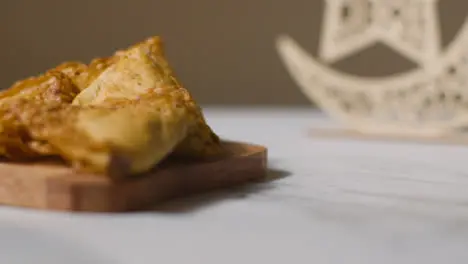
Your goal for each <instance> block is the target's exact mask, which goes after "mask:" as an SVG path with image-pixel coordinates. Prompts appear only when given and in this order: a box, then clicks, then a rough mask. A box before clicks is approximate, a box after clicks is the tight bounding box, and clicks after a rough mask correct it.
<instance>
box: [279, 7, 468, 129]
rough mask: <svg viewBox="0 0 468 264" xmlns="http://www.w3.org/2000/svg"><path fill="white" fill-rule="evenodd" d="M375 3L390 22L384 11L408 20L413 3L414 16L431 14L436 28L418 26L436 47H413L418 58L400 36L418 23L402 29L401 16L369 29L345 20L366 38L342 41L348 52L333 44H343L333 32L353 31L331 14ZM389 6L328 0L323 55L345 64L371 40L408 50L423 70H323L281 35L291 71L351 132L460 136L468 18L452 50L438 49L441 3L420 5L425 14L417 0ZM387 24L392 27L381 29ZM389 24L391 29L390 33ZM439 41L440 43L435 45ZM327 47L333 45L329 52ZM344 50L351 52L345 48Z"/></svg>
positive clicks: (465, 116) (466, 115) (466, 119)
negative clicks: (382, 73)
mask: <svg viewBox="0 0 468 264" xmlns="http://www.w3.org/2000/svg"><path fill="white" fill-rule="evenodd" d="M369 2H372V4H373V5H372V6H373V7H374V8H373V9H372V10H370V11H372V12H371V13H370V14H371V15H373V17H374V18H375V17H385V16H383V15H382V13H378V12H382V10H393V12H394V13H396V11H395V10H399V12H400V13H399V14H400V15H401V14H402V13H404V12H405V10H407V9H406V8H407V5H411V4H412V5H413V6H412V9H411V8H409V7H408V8H409V10H411V12H413V13H411V12H409V13H407V15H411V16H414V12H415V10H416V11H418V10H419V11H420V14H422V16H423V18H424V16H425V18H428V15H432V17H431V18H432V19H430V20H429V21H426V22H427V23H425V25H429V26H428V27H427V28H424V29H425V30H421V29H419V32H429V33H428V34H427V35H426V36H425V37H429V40H430V39H431V38H432V42H431V43H433V44H431V45H428V46H427V47H421V45H420V46H414V47H416V49H413V50H412V51H413V53H411V52H410V51H411V50H410V49H408V45H406V47H405V45H403V44H405V43H404V42H403V40H401V39H399V37H400V36H401V34H400V33H401V28H402V27H401V26H403V28H405V29H407V28H412V26H414V25H405V24H403V25H401V21H398V20H397V21H396V22H395V19H393V20H391V19H388V20H386V22H387V24H385V23H382V20H378V19H376V20H374V22H372V23H371V24H370V25H369V21H368V20H366V21H365V22H366V23H367V24H366V25H367V28H365V27H364V26H362V25H361V24H359V23H357V22H356V23H354V24H353V23H351V22H349V21H348V22H347V23H342V27H345V26H349V25H352V26H353V27H354V28H361V29H362V28H365V29H364V30H361V33H360V34H361V35H360V38H361V40H360V41H356V39H358V40H359V38H354V40H353V41H354V42H353V41H351V42H350V43H345V44H346V45H345V44H343V45H342V48H341V49H340V47H339V45H336V43H335V46H334V47H333V42H330V39H331V38H334V39H335V42H337V43H338V44H339V42H338V41H337V39H339V38H337V35H336V34H335V35H334V36H333V32H339V30H341V32H345V33H349V32H347V30H346V28H345V29H344V30H343V28H342V27H341V28H340V25H339V24H340V23H339V22H336V21H337V20H335V22H333V21H332V19H331V18H330V16H331V15H333V14H335V15H336V13H337V11H336V10H338V9H337V8H339V7H341V8H342V7H343V5H344V4H347V5H348V6H347V7H348V8H350V7H351V4H353V3H354V4H356V6H358V4H362V3H367V4H368V3H369ZM389 2H390V1H387V0H351V1H350V0H347V1H346V0H329V1H327V5H326V15H325V21H324V29H323V32H322V33H323V35H322V37H325V40H323V39H322V43H321V44H322V45H321V47H320V52H321V54H322V58H323V59H324V60H326V61H328V62H329V61H333V60H336V59H339V58H340V56H341V57H343V56H346V55H347V54H350V53H351V52H352V51H353V50H352V49H354V50H356V49H362V48H365V47H366V45H369V43H371V42H372V41H374V42H375V41H381V42H384V43H385V44H387V45H393V48H395V50H398V49H399V50H405V48H406V51H407V52H406V53H404V52H401V53H402V54H406V55H405V56H410V55H411V56H412V58H413V59H414V60H416V61H417V62H418V63H419V64H420V65H421V67H419V68H417V69H415V70H411V71H409V72H405V73H402V74H395V75H392V76H388V77H383V78H376V77H359V76H353V75H350V74H347V73H343V72H339V71H336V70H334V69H332V68H330V67H328V66H326V65H324V64H323V63H321V62H320V61H318V60H317V59H315V58H313V57H312V56H311V55H309V54H308V53H307V52H306V51H305V50H304V49H303V48H301V46H299V44H297V43H296V42H295V41H294V40H293V39H292V38H291V37H289V36H287V35H282V36H279V37H278V39H277V41H276V46H277V50H278V52H279V54H280V58H281V59H282V61H283V62H284V64H285V65H286V68H287V70H288V72H289V74H290V75H291V77H292V78H293V79H294V80H295V82H296V83H297V85H298V86H299V87H300V88H301V90H302V92H303V93H304V94H305V95H306V96H307V97H308V98H309V99H310V100H312V101H314V102H315V103H316V104H317V105H318V106H319V107H320V108H321V109H322V110H323V111H324V112H326V113H327V114H329V115H330V116H331V117H332V118H335V119H338V120H339V121H341V122H342V123H344V124H345V125H346V126H347V127H348V128H350V129H353V130H356V131H359V132H363V133H371V134H400V135H401V134H404V135H415V136H441V135H446V134H452V133H455V132H461V131H462V129H466V128H468V87H467V86H468V48H467V47H468V19H466V20H465V21H464V23H463V24H462V26H461V28H460V30H459V32H458V34H457V35H456V36H455V38H454V40H453V41H452V42H451V43H450V44H449V45H448V47H447V48H446V50H445V51H444V52H438V49H437V47H438V45H439V44H438V42H439V41H440V37H439V33H438V31H437V28H438V27H437V26H436V23H438V19H437V18H435V17H434V16H433V15H434V12H433V11H434V10H435V8H436V4H437V0H426V1H418V3H419V4H421V3H423V4H425V5H424V6H419V7H420V9H417V8H416V6H415V1H414V0H403V1H395V2H392V3H389ZM396 3H397V4H399V6H397V7H396V8H395V7H394V6H392V7H389V5H393V4H396ZM361 7H362V5H361ZM376 7H377V8H376ZM378 7H380V8H378ZM431 8H433V9H431ZM361 9H363V8H361ZM376 10H377V11H376ZM361 11H362V10H361ZM356 13H358V16H357V17H358V18H362V16H363V14H362V13H359V12H356ZM341 19H342V18H341ZM375 21H377V22H378V23H377V22H375ZM423 21H424V20H423ZM363 23H364V22H363ZM376 23H377V24H376ZM395 23H396V24H395ZM382 24H383V25H384V26H387V27H382ZM420 24H421V23H420ZM330 25H331V26H330ZM356 25H358V26H360V27H357V26H356ZM389 25H390V29H391V30H389V27H388V26H389ZM395 25H400V27H399V28H396V29H395V27H392V26H395ZM398 29H400V31H399V30H398ZM412 30H413V33H414V32H417V31H418V29H417V28H414V27H413V28H412ZM330 31H331V33H330ZM348 31H349V30H348ZM362 32H364V33H362ZM383 32H385V34H383ZM398 34H400V35H398ZM348 35H349V34H348ZM419 37H420V38H419V40H416V41H413V43H418V41H419V43H420V44H421V43H428V41H427V40H428V39H423V38H422V37H421V36H419ZM363 38H364V40H362V39H363ZM435 38H437V40H434V39H435ZM330 43H332V44H330ZM353 43H354V44H353ZM356 43H358V44H356ZM371 44H372V43H371ZM353 45H354V46H353ZM325 46H328V50H327V47H325ZM330 47H332V48H330ZM343 47H351V48H350V50H345V48H343ZM333 49H334V50H335V53H334V52H333V51H334V50H333ZM418 49H419V50H426V51H427V52H426V53H423V52H421V53H420V54H418V53H417V52H414V51H417V50H418Z"/></svg>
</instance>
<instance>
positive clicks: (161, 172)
mask: <svg viewBox="0 0 468 264" xmlns="http://www.w3.org/2000/svg"><path fill="white" fill-rule="evenodd" d="M224 144H225V146H226V148H227V149H228V150H229V155H228V156H226V157H223V158H220V159H218V160H210V161H203V162H183V161H178V162H172V163H166V164H162V165H161V166H160V167H159V168H156V169H154V170H153V171H151V172H149V173H146V174H144V175H141V176H137V177H133V178H129V179H123V180H111V179H110V178H108V177H104V176H99V175H89V174H78V173H76V172H74V171H73V170H72V169H71V168H68V167H66V166H63V165H58V164H50V163H39V164H14V163H5V162H4V163H0V175H1V176H0V204H4V205H11V206H20V207H32V208H40V209H49V210H60V211H91V212H117V211H128V210H137V209H141V208H144V207H145V206H148V205H151V204H154V203H156V202H161V201H164V200H167V199H170V198H175V197H179V196H184V195H189V194H193V193H197V192H203V191H208V190H212V189H216V188H222V187H228V186H233V185H238V184H242V183H245V182H248V181H254V180H260V179H262V178H263V177H264V176H265V175H266V167H267V164H266V163H267V150H266V148H264V147H262V146H258V145H252V144H245V143H240V142H224Z"/></svg>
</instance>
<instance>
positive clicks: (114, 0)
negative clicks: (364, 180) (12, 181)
mask: <svg viewBox="0 0 468 264" xmlns="http://www.w3.org/2000/svg"><path fill="white" fill-rule="evenodd" d="M389 1H391V0H389ZM439 6H440V8H439V10H440V16H441V20H442V31H443V38H444V45H446V44H447V43H449V42H450V40H451V39H452V38H453V36H454V35H455V34H456V32H457V30H458V28H459V26H460V25H461V23H462V21H463V20H464V19H465V17H466V15H467V13H468V1H466V0H441V1H439ZM323 8H324V2H323V1H322V0H288V1H286V0H193V1H189V0H132V1H130V0H94V1H92V0H81V1H70V0H61V1H57V0H40V1H32V0H15V1H2V2H1V3H0V47H1V49H0V87H2V88H6V87H8V86H9V85H10V84H11V83H12V82H14V81H15V80H17V79H20V78H24V77H27V76H30V75H35V74H37V73H39V72H42V71H44V70H45V69H47V68H50V67H53V66H54V65H56V64H59V63H61V62H62V61H66V60H83V61H88V60H90V59H91V58H93V57H97V56H106V55H110V54H111V53H112V52H113V51H114V50H115V49H118V48H123V47H126V46H128V45H130V44H132V43H134V42H137V41H140V40H142V39H144V38H146V37H148V36H151V35H161V36H162V37H163V38H164V39H165V42H166V48H167V54H168V57H169V59H170V62H171V63H172V65H173V66H174V68H175V70H176V72H177V74H178V77H179V78H180V79H181V80H182V82H183V83H184V84H185V85H186V86H187V88H189V89H190V90H191V91H192V92H193V94H194V96H195V98H196V99H197V100H198V101H199V102H200V103H201V104H204V105H207V104H214V105H273V104H275V105H302V104H309V102H308V100H307V99H306V98H305V97H304V96H303V95H302V94H301V93H300V91H299V89H298V88H297V87H296V85H295V84H294V83H293V81H292V80H291V79H290V78H289V76H288V74H287V72H286V71H285V68H284V67H283V65H282V63H281V62H280V60H279V57H278V55H277V53H276V50H275V48H274V40H275V37H276V36H277V35H278V34H280V33H288V34H290V35H291V36H292V37H294V38H295V39H296V40H297V41H298V42H299V43H300V44H301V45H302V46H303V47H305V48H306V49H307V50H309V51H310V53H311V54H313V55H315V54H316V49H317V44H318V38H319V34H320V29H321V27H320V26H321V19H322V12H323ZM467 48H468V47H467ZM333 67H335V68H336V69H339V70H342V71H345V72H349V73H352V74H358V75H365V76H385V75H389V74H392V73H397V72H402V71H406V70H408V69H411V68H413V67H415V65H414V64H413V63H412V62H410V61H407V60H406V59H404V58H403V57H400V56H398V55H397V54H396V53H394V52H392V50H390V49H389V48H386V47H385V46H382V45H377V46H375V47H372V48H370V49H367V50H365V51H364V52H362V53H359V54H355V55H353V56H352V57H350V58H348V59H346V60H343V61H340V62H338V63H336V64H335V65H333Z"/></svg>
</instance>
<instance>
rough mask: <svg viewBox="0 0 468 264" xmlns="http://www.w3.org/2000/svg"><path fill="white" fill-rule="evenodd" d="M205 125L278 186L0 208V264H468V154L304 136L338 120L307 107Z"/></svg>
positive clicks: (219, 117) (224, 117)
mask: <svg viewBox="0 0 468 264" xmlns="http://www.w3.org/2000/svg"><path fill="white" fill-rule="evenodd" d="M206 115H207V117H208V121H209V122H210V124H212V126H213V127H214V128H215V130H216V131H217V132H218V133H219V134H220V135H222V136H223V137H226V138H229V139H238V140H244V141H251V142H255V143H259V144H264V145H266V146H268V147H269V159H270V167H271V168H272V170H273V172H272V173H274V174H275V175H276V176H277V178H278V179H277V180H275V181H272V182H269V183H264V184H260V185H255V186H251V187H249V188H242V189H240V190H235V191H229V192H225V193H217V194H210V195H204V196H198V197H196V198H191V199H185V200H179V201H175V202H172V203H170V204H168V205H166V206H164V207H163V208H159V209H158V210H155V211H151V212H140V213H129V214H113V215H111V214H66V213H50V212H49V213H48V212H41V211H34V210H25V209H14V208H6V207H3V208H1V207H0V263H1V264H15V263H34V264H39V263H47V264H55V263H57V264H58V263H60V264H65V263H66V264H75V263H77V264H78V263H79V264H84V263H86V264H94V263H99V264H107V263H115V264H120V263H125V264H127V263H128V264H139V263H152V264H154V263H165V264H169V263H203V264H211V263H213V264H224V263H226V264H228V263H233V264H234V263H235V264H239V263H269V264H273V263H307V264H310V263H314V264H322V263H327V264H328V263H333V264H334V263H359V264H360V263H363V264H367V263H369V264H370V263H372V264H377V263H392V264H393V263H411V264H415V263H424V264H429V263H468V147H463V146H443V145H423V144H409V143H385V142H380V143H379V142H370V141H368V142H364V141H362V142H359V141H352V140H339V139H323V138H322V139H320V138H312V137H307V136H306V132H307V129H309V128H310V127H313V126H327V125H328V124H330V121H329V120H328V119H326V118H325V117H324V116H322V115H320V114H318V113H316V112H313V111H312V110H311V109H305V108H304V109H287V108H285V109H269V110H268V109H244V110H233V109H231V110H229V109H214V108H212V109H207V110H206ZM395 164H400V165H399V166H394V165H395Z"/></svg>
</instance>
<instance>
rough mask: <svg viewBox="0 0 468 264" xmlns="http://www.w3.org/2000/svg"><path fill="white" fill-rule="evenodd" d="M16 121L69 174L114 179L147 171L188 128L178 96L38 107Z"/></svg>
mask: <svg viewBox="0 0 468 264" xmlns="http://www.w3.org/2000/svg"><path fill="white" fill-rule="evenodd" d="M21 117H22V118H24V119H25V120H20V121H22V122H27V123H28V125H27V129H28V133H29V134H30V135H31V137H32V138H34V139H36V140H40V141H44V142H47V143H48V144H50V145H51V146H52V147H53V149H54V150H56V151H57V153H58V154H59V155H60V156H61V157H62V158H64V159H65V160H67V161H68V162H69V163H71V164H72V165H73V167H74V168H76V169H78V170H79V171H88V172H93V173H97V174H104V175H109V176H113V177H118V176H128V175H134V174H138V173H142V172H145V171H147V170H149V169H151V168H152V167H153V166H154V165H156V164H157V163H159V162H160V161H161V160H163V159H164V158H165V157H166V156H167V155H168V154H169V153H171V151H172V150H173V149H174V147H175V146H176V145H177V144H179V143H180V141H181V140H182V139H183V138H185V136H186V132H187V130H188V128H189V127H190V126H191V125H192V124H191V122H190V120H189V116H188V114H187V109H186V108H185V107H183V95H181V94H177V93H170V94H159V95H157V96H156V95H154V94H148V95H143V96H141V97H140V98H138V99H133V100H128V99H115V100H109V101H104V102H102V103H101V104H100V105H99V106H77V105H60V106H52V105H49V106H43V107H41V106H37V107H34V108H29V110H26V112H25V113H23V114H22V115H21Z"/></svg>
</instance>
